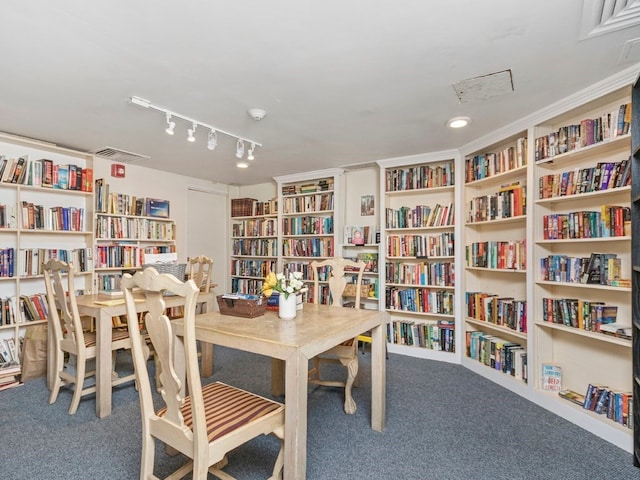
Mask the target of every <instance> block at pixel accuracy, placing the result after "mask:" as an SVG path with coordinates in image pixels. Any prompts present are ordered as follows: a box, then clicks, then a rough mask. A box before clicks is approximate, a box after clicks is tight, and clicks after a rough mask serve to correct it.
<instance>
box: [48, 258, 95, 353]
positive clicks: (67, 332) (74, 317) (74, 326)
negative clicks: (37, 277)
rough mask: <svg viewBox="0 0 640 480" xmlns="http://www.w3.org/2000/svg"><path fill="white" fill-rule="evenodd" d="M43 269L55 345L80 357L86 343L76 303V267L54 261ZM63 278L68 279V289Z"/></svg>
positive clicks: (50, 261) (50, 324)
mask: <svg viewBox="0 0 640 480" xmlns="http://www.w3.org/2000/svg"><path fill="white" fill-rule="evenodd" d="M42 267H43V270H44V285H45V288H46V292H47V304H48V305H49V309H48V317H49V318H48V320H49V328H51V329H52V330H53V337H54V340H55V343H56V344H57V345H64V347H65V348H64V350H65V351H69V352H76V353H77V352H78V351H79V350H80V349H84V348H85V342H84V333H83V330H82V321H81V320H80V313H79V311H78V303H77V301H76V294H75V280H74V274H73V269H74V267H73V264H72V263H66V262H62V261H60V260H56V259H52V260H49V261H48V262H46V263H45V264H43V266H42ZM63 274H65V275H66V276H67V288H65V285H64V279H63ZM60 316H62V319H61V318H60Z"/></svg>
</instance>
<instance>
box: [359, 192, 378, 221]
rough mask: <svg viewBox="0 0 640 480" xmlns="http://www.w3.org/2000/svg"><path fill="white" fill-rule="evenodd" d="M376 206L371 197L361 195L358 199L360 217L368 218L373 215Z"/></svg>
mask: <svg viewBox="0 0 640 480" xmlns="http://www.w3.org/2000/svg"><path fill="white" fill-rule="evenodd" d="M375 211H376V205H375V197H374V196H373V195H362V197H361V198H360V216H361V217H370V216H372V215H375Z"/></svg>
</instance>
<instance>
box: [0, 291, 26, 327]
mask: <svg viewBox="0 0 640 480" xmlns="http://www.w3.org/2000/svg"><path fill="white" fill-rule="evenodd" d="M16 320H17V321H18V322H21V321H22V320H21V318H20V316H19V315H18V317H17V318H16V307H15V298H13V297H4V298H0V325H13V324H15V323H16Z"/></svg>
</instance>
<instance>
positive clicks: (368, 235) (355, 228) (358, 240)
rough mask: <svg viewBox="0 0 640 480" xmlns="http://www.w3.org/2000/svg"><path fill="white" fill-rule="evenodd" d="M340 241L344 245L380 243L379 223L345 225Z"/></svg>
mask: <svg viewBox="0 0 640 480" xmlns="http://www.w3.org/2000/svg"><path fill="white" fill-rule="evenodd" d="M342 242H343V243H344V244H345V245H374V244H375V245H377V244H379V243H380V225H376V226H375V227H372V226H369V225H364V226H359V225H346V226H345V227H344V232H343V237H342Z"/></svg>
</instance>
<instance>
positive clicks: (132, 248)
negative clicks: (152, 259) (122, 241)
mask: <svg viewBox="0 0 640 480" xmlns="http://www.w3.org/2000/svg"><path fill="white" fill-rule="evenodd" d="M144 254H145V249H144V248H142V247H138V246H136V245H98V246H96V259H95V266H96V268H139V267H142V265H144V263H145V262H144Z"/></svg>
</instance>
